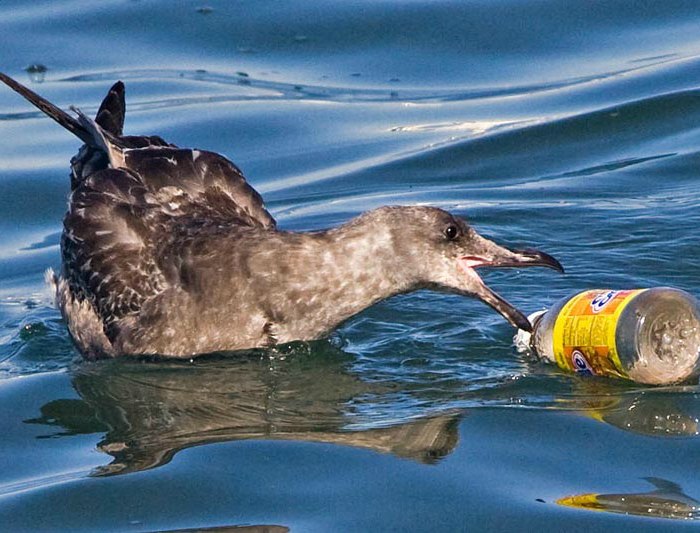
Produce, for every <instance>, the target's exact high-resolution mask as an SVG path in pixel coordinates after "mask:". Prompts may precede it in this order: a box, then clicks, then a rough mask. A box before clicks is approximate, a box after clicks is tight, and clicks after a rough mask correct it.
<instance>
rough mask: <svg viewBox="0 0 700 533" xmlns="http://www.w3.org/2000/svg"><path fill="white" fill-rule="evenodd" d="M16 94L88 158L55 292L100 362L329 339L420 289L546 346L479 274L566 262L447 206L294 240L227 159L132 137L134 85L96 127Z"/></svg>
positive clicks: (74, 182) (110, 96) (115, 90)
mask: <svg viewBox="0 0 700 533" xmlns="http://www.w3.org/2000/svg"><path fill="white" fill-rule="evenodd" d="M0 81H2V82H4V83H5V84H6V85H8V86H9V87H10V88H12V89H13V90H15V91H16V92H17V93H19V94H20V95H22V96H23V97H24V98H26V99H27V100H28V101H29V102H31V103H32V104H34V105H35V106H36V107H37V108H39V109H40V110H41V111H43V112H44V113H46V114H47V115H48V116H49V117H51V118H52V119H54V120H55V121H56V122H58V123H59V124H60V125H61V126H63V127H64V128H65V129H67V130H68V131H70V132H71V133H72V134H74V135H75V136H76V137H78V138H79V139H80V140H81V141H82V142H83V143H84V144H83V146H82V147H81V148H80V150H79V152H78V154H77V155H75V156H74V157H73V158H72V159H71V193H70V197H69V202H68V211H67V213H66V215H65V218H64V219H63V233H62V236H61V259H62V263H61V269H60V272H59V273H54V272H53V271H48V272H47V280H48V281H49V283H50V284H51V285H52V286H53V290H54V291H55V301H56V305H57V307H58V308H59V309H60V311H61V314H62V316H63V319H64V320H65V322H66V324H67V326H68V331H69V333H70V336H71V338H72V339H73V341H74V343H75V345H76V346H77V348H78V350H79V351H80V352H81V354H83V356H84V357H85V358H87V359H98V358H108V357H118V356H151V355H154V356H161V357H173V358H191V357H193V356H196V355H199V354H206V353H212V352H222V351H226V352H228V351H236V350H248V349H253V348H274V346H276V345H278V344H284V343H289V342H292V341H307V340H314V339H321V338H324V337H327V336H328V335H329V334H330V333H331V332H332V331H333V330H334V329H335V328H337V327H338V326H339V325H340V324H342V323H343V322H344V321H346V320H348V319H349V318H350V317H352V316H354V315H356V314H357V313H359V312H361V311H362V310H363V309H366V308H367V307H369V306H371V305H373V304H375V303H377V302H379V301H381V300H384V299H386V298H389V297H391V296H394V295H396V294H400V293H407V292H410V291H415V290H418V289H430V290H435V291H444V292H450V293H457V294H461V295H464V296H470V297H475V298H478V299H480V300H482V301H483V302H485V303H486V304H488V305H489V306H491V307H492V308H493V309H495V310H496V311H498V312H499V313H500V314H501V315H503V316H504V317H505V319H506V320H507V321H508V322H510V323H511V324H512V325H514V326H516V327H518V328H520V329H523V330H526V331H530V330H531V325H530V323H529V321H528V319H527V318H526V317H525V316H524V315H523V314H522V313H521V312H520V311H518V310H517V309H516V308H515V307H513V306H512V305H511V304H509V303H508V302H507V301H506V300H504V299H503V298H502V297H500V296H499V295H498V294H496V293H495V292H494V291H492V290H491V289H490V288H489V287H488V286H487V285H486V284H485V283H484V282H483V281H482V279H481V278H480V277H479V275H478V274H477V272H476V270H475V269H477V268H480V267H529V266H542V267H548V268H552V269H555V270H558V271H560V272H563V268H562V266H561V264H560V263H559V262H558V261H557V260H556V259H555V258H554V257H552V256H550V255H548V254H546V253H544V252H541V251H538V250H532V249H528V250H510V249H507V248H504V247H502V246H499V245H498V244H496V243H495V242H493V241H491V240H488V239H486V238H484V237H482V236H481V235H479V234H478V233H477V232H476V231H475V230H474V228H473V227H472V226H470V225H469V224H468V223H467V221H466V220H464V219H463V218H460V217H457V216H455V215H453V214H451V213H449V212H447V211H445V210H442V209H438V208H435V207H427V206H385V207H380V208H377V209H374V210H371V211H367V212H365V213H363V214H361V215H359V216H357V217H356V218H353V219H351V220H349V221H348V222H346V223H344V224H342V225H340V226H338V227H335V228H331V229H327V230H323V231H309V232H292V231H284V230H281V229H278V228H277V224H276V222H275V219H274V218H273V217H272V215H271V214H270V213H269V212H268V210H267V209H266V208H265V205H264V203H263V200H262V198H261V196H260V194H258V192H257V191H256V190H255V189H254V188H253V187H252V186H251V185H250V184H249V183H248V182H247V181H246V179H245V177H244V176H243V174H242V172H241V171H240V170H239V169H238V167H236V165H234V164H233V163H232V162H231V161H229V160H228V159H227V158H225V157H224V156H222V155H220V154H217V153H214V152H210V151H206V150H199V149H190V148H180V147H178V146H175V145H174V144H170V143H168V142H166V141H165V140H163V139H162V138H161V137H157V136H131V135H124V134H123V128H124V116H125V109H126V105H125V97H124V84H123V83H122V82H121V81H118V82H117V83H115V84H114V85H113V86H112V87H111V89H110V90H109V92H108V93H107V96H106V97H105V98H104V100H103V101H102V104H101V105H100V108H99V110H98V112H97V115H96V117H95V118H94V119H92V118H90V117H88V116H87V115H85V114H84V113H82V112H81V111H80V110H79V109H76V108H74V107H72V108H71V110H72V111H73V113H74V116H73V115H71V114H69V113H67V112H65V111H63V110H61V109H59V108H58V107H56V106H55V105H53V104H52V103H50V102H48V101H47V100H46V99H44V98H42V97H41V96H39V95H38V94H36V93H34V92H33V91H31V90H30V89H28V88H27V87H25V86H24V85H22V84H20V83H18V82H17V81H16V80H14V79H12V78H11V77H9V76H7V75H5V74H2V73H0Z"/></svg>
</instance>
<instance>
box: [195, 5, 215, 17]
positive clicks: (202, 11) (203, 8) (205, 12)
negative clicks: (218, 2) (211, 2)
mask: <svg viewBox="0 0 700 533" xmlns="http://www.w3.org/2000/svg"><path fill="white" fill-rule="evenodd" d="M213 11H214V8H213V7H209V6H200V7H198V8H197V13H200V14H202V15H209V14H210V13H212V12H213Z"/></svg>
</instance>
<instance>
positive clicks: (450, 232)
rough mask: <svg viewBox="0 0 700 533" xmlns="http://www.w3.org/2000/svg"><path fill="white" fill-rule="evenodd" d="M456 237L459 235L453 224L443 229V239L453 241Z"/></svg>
mask: <svg viewBox="0 0 700 533" xmlns="http://www.w3.org/2000/svg"><path fill="white" fill-rule="evenodd" d="M457 235H459V228H458V227H457V226H455V225H454V224H450V225H449V226H447V227H446V228H445V237H447V238H448V239H449V240H451V241H453V240H454V239H456V238H457Z"/></svg>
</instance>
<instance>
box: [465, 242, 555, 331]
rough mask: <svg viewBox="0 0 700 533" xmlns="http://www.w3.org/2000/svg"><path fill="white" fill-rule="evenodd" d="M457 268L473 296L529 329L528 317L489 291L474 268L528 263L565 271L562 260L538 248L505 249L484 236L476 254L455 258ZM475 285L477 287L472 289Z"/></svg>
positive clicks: (524, 328) (514, 265) (513, 322)
mask: <svg viewBox="0 0 700 533" xmlns="http://www.w3.org/2000/svg"><path fill="white" fill-rule="evenodd" d="M457 262H458V265H459V269H460V270H461V271H462V273H463V274H464V275H466V276H467V277H468V278H469V279H468V281H469V285H470V287H471V290H472V291H473V294H474V296H476V297H478V298H480V299H481V300H483V301H484V302H485V303H487V304H488V305H490V306H491V307H493V308H494V309H495V310H496V311H498V312H499V313H500V314H501V315H503V317H505V319H506V320H507V321H508V322H510V323H511V324H512V325H513V326H515V327H516V328H520V329H522V330H525V331H528V332H531V331H532V325H531V324H530V321H529V320H528V319H527V317H526V316H525V315H524V314H523V313H521V312H520V311H518V310H517V309H516V308H515V307H513V306H512V305H511V304H509V303H508V302H507V301H506V300H504V299H503V298H501V297H500V296H499V295H498V294H496V293H495V292H494V291H492V290H491V289H490V288H489V287H488V286H487V285H486V284H485V283H484V282H483V280H482V279H481V278H480V277H479V275H478V274H477V273H476V272H475V270H474V269H475V268H479V267H531V266H542V267H547V268H552V269H554V270H558V271H559V272H564V268H563V267H562V266H561V263H559V261H557V260H556V259H555V258H554V257H552V256H551V255H548V254H546V253H544V252H540V251H538V250H508V249H507V248H503V247H501V246H499V245H497V244H496V243H494V242H491V241H489V240H487V239H483V238H481V239H480V243H479V255H465V256H463V257H460V258H459V259H458V260H457ZM474 287H476V289H474Z"/></svg>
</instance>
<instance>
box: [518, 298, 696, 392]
mask: <svg viewBox="0 0 700 533" xmlns="http://www.w3.org/2000/svg"><path fill="white" fill-rule="evenodd" d="M530 321H531V322H532V324H533V332H532V334H530V333H527V332H525V331H518V334H517V335H516V336H515V344H516V347H518V348H519V349H521V350H522V351H525V350H530V351H533V352H535V354H536V355H537V356H539V357H540V358H541V359H545V360H548V361H551V362H553V363H556V364H557V365H558V366H559V367H561V368H563V369H565V370H569V371H572V372H579V373H584V374H595V375H605V376H615V377H621V378H626V379H630V380H633V381H636V382H638V383H648V384H654V385H662V384H670V383H678V382H681V381H685V380H687V379H689V378H690V377H692V376H694V375H696V374H697V373H698V371H699V370H700V363H699V362H698V358H699V356H700V306H699V304H698V301H697V300H696V299H695V298H694V297H693V296H691V295H690V294H688V293H687V292H684V291H680V290H678V289H672V288H669V287H656V288H652V289H637V290H624V291H615V290H608V289H605V290H590V291H584V292H581V293H579V294H576V295H575V296H573V297H570V298H565V299H563V300H560V301H559V302H557V303H556V304H555V305H553V306H552V307H551V308H550V309H549V310H547V311H540V312H538V313H533V314H532V315H530Z"/></svg>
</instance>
